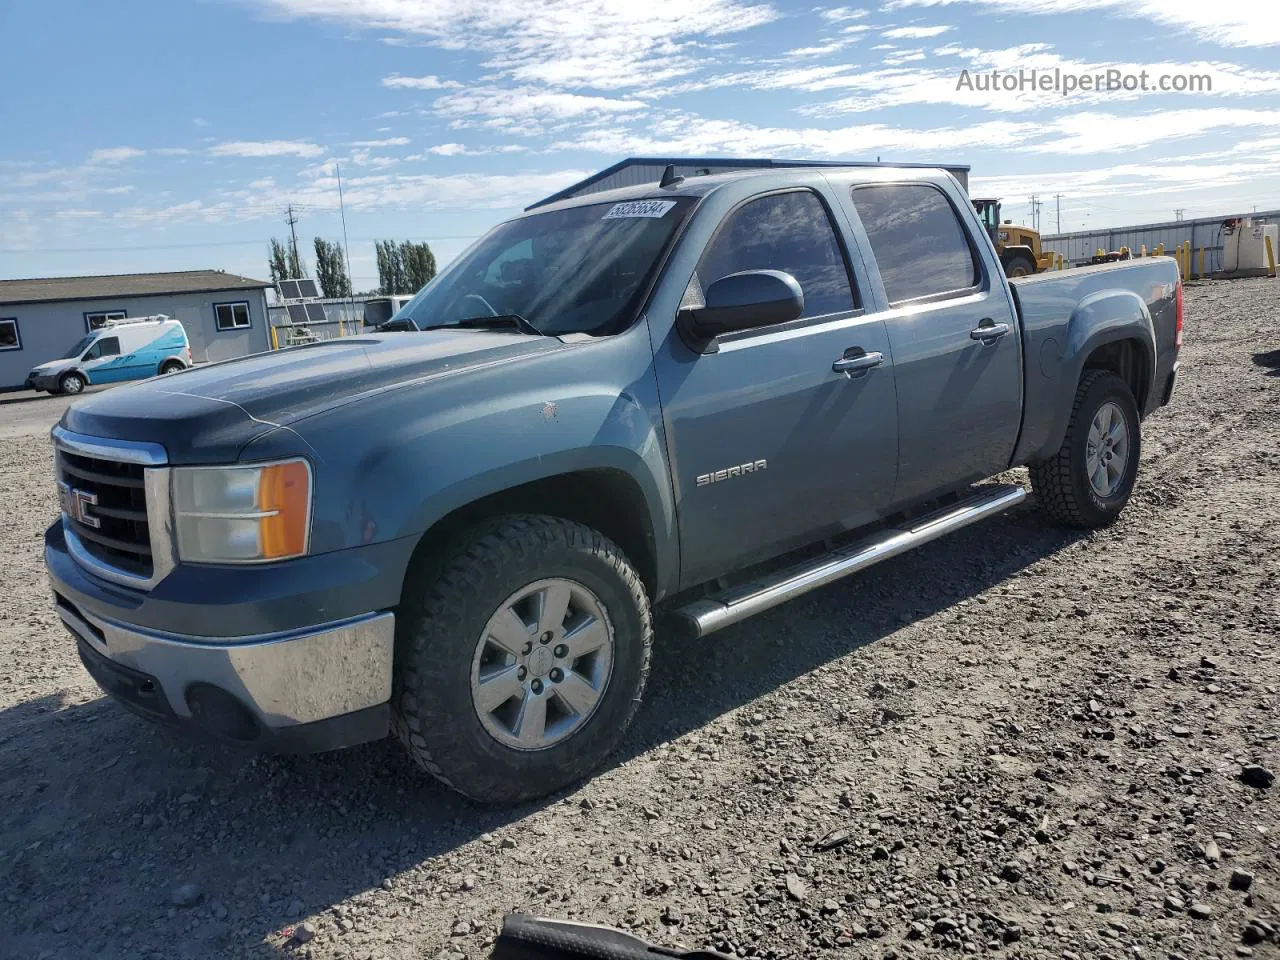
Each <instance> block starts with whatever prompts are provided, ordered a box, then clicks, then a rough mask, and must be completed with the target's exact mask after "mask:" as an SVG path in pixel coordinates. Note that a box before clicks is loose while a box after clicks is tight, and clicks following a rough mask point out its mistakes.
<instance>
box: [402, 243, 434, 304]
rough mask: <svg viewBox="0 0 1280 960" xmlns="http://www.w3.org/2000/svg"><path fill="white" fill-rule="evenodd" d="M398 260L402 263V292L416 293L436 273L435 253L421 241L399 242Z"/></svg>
mask: <svg viewBox="0 0 1280 960" xmlns="http://www.w3.org/2000/svg"><path fill="white" fill-rule="evenodd" d="M400 261H401V262H402V263H403V264H404V273H405V284H406V286H407V289H406V290H404V291H403V292H404V293H417V292H418V291H419V290H421V289H422V288H423V287H425V286H426V285H427V284H428V283H430V282H431V278H432V277H434V276H435V275H436V255H435V254H434V253H432V252H431V247H430V245H429V244H427V243H426V242H425V241H424V242H423V243H411V242H408V241H406V242H404V243H402V244H400Z"/></svg>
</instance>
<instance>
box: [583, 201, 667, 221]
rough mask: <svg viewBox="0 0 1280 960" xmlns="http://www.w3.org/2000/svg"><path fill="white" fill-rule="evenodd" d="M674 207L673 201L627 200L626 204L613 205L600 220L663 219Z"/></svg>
mask: <svg viewBox="0 0 1280 960" xmlns="http://www.w3.org/2000/svg"><path fill="white" fill-rule="evenodd" d="M675 205H676V202H675V201H674V200H629V201H628V202H626V203H615V204H614V205H613V206H612V207H610V208H609V212H608V213H606V214H605V215H604V216H603V217H602V218H601V219H603V220H624V219H631V218H635V217H652V218H653V219H655V220H656V219H657V218H658V217H664V216H666V214H667V211H668V210H670V209H671V208H672V207H674V206H675Z"/></svg>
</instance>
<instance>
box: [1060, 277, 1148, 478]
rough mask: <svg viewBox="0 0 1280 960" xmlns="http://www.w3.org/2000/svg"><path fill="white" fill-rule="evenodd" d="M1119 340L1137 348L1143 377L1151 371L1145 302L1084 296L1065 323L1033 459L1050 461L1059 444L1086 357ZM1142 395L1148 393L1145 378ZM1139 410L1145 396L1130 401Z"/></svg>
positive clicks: (1125, 294)
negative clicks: (1045, 422)
mask: <svg viewBox="0 0 1280 960" xmlns="http://www.w3.org/2000/svg"><path fill="white" fill-rule="evenodd" d="M1120 340H1133V341H1135V342H1136V343H1138V344H1139V345H1140V349H1141V351H1142V355H1143V358H1144V359H1145V362H1146V369H1147V371H1148V373H1153V372H1154V371H1155V368H1156V333H1155V326H1154V324H1153V323H1152V320H1151V313H1150V311H1149V310H1148V309H1147V304H1146V302H1145V301H1144V300H1143V299H1142V298H1141V297H1140V296H1138V295H1137V294H1136V293H1133V292H1131V291H1128V290H1115V289H1110V290H1101V291H1098V292H1097V293H1093V294H1089V295H1088V296H1086V297H1084V298H1083V299H1082V300H1081V301H1080V303H1079V304H1078V305H1077V306H1076V309H1075V310H1074V311H1073V312H1072V314H1071V317H1070V319H1069V320H1068V321H1067V330H1066V341H1065V343H1064V344H1063V347H1062V355H1061V360H1060V361H1059V363H1058V376H1057V377H1056V380H1057V384H1058V389H1057V393H1056V396H1055V397H1054V415H1053V418H1052V420H1051V423H1050V427H1049V431H1048V434H1047V436H1046V438H1045V442H1044V444H1043V446H1041V448H1040V449H1039V450H1038V451H1037V455H1036V457H1037V458H1044V457H1050V456H1052V455H1053V454H1054V453H1056V452H1057V450H1058V448H1059V447H1061V446H1062V439H1063V437H1065V436H1066V433H1067V424H1068V422H1069V421H1070V419H1071V408H1072V406H1073V404H1074V400H1075V392H1076V385H1077V384H1078V383H1079V382H1080V377H1081V376H1082V375H1083V373H1084V369H1085V364H1086V363H1088V360H1089V357H1090V356H1091V355H1092V354H1093V353H1094V352H1095V351H1096V350H1098V349H1099V348H1100V347H1104V346H1106V345H1107V344H1109V343H1115V342H1117V341H1120ZM1147 381H1148V382H1147V385H1146V391H1145V393H1150V391H1151V390H1152V389H1153V378H1152V377H1151V376H1148V378H1147ZM1134 399H1135V400H1136V401H1137V403H1138V409H1139V410H1145V409H1146V405H1147V396H1146V395H1144V396H1141V397H1135V398H1134Z"/></svg>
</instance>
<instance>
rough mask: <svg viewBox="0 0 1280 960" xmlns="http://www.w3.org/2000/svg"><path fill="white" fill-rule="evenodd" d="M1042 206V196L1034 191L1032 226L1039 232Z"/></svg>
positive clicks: (1032, 198) (1032, 197)
mask: <svg viewBox="0 0 1280 960" xmlns="http://www.w3.org/2000/svg"><path fill="white" fill-rule="evenodd" d="M1040 206H1041V201H1040V197H1039V196H1038V195H1037V194H1034V193H1033V194H1032V195H1031V226H1032V228H1033V229H1034V230H1035V231H1036V232H1037V233H1039V232H1040Z"/></svg>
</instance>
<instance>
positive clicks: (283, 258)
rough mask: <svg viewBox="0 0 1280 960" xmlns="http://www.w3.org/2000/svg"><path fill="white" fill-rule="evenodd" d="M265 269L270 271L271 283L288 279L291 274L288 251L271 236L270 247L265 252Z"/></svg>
mask: <svg viewBox="0 0 1280 960" xmlns="http://www.w3.org/2000/svg"><path fill="white" fill-rule="evenodd" d="M267 269H268V270H270V271H271V282H272V283H276V282H277V281H280V280H288V279H289V278H290V277H291V276H292V274H291V273H289V251H288V249H287V248H286V247H285V245H284V244H283V243H281V242H280V241H279V240H277V239H276V238H275V237H272V238H271V247H270V249H269V251H268V253H267Z"/></svg>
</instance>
